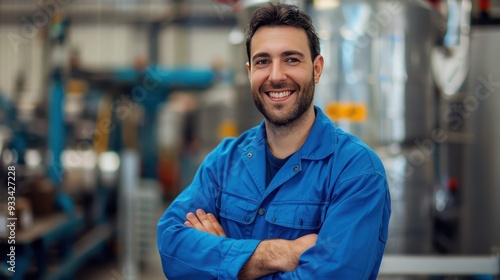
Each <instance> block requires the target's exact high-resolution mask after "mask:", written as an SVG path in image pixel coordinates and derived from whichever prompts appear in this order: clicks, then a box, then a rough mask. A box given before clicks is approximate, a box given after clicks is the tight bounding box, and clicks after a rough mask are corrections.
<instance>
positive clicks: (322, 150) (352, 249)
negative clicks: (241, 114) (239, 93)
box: [157, 107, 391, 280]
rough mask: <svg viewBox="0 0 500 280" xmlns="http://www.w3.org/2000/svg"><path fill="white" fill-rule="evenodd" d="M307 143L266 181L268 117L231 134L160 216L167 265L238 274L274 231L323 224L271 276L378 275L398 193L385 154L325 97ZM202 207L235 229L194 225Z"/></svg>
mask: <svg viewBox="0 0 500 280" xmlns="http://www.w3.org/2000/svg"><path fill="white" fill-rule="evenodd" d="M315 112H316V120H315V122H314V125H313V127H312V129H311V131H310V134H309V136H308V138H307V140H306V142H305V143H304V145H303V146H302V147H301V148H300V149H299V150H298V151H297V152H295V153H294V154H293V155H292V156H291V157H290V158H289V159H288V161H287V162H286V163H285V164H284V165H283V167H282V168H281V169H280V170H279V172H278V173H277V174H276V175H275V177H274V178H273V179H272V181H271V182H270V184H269V185H268V186H266V185H265V182H266V170H265V169H266V168H265V166H266V145H267V143H266V133H265V125H264V122H262V124H260V125H259V126H257V127H254V128H252V129H250V130H248V131H246V132H245V133H243V134H242V135H241V136H239V137H238V138H232V139H226V140H224V141H222V142H221V144H220V145H219V146H218V147H217V148H215V149H214V150H213V151H212V152H211V153H210V154H209V155H208V156H207V157H206V158H205V160H204V161H203V163H202V165H201V166H200V168H199V169H198V171H197V173H196V176H195V177H194V180H193V182H192V183H191V185H189V186H188V187H187V188H186V189H185V190H184V191H183V192H182V193H181V194H180V195H179V196H178V197H177V198H176V199H175V200H174V201H173V203H172V204H171V205H170V206H169V207H168V209H167V210H166V211H165V213H164V214H163V216H162V217H161V219H160V221H159V223H158V236H157V237H158V249H159V252H160V257H161V262H162V265H163V271H164V273H165V275H166V276H167V278H168V279H169V280H175V279H196V280H200V279H237V275H238V272H239V271H240V270H241V268H242V267H243V265H244V264H245V263H246V261H247V260H248V259H249V258H250V257H251V255H252V253H253V252H254V250H255V249H256V248H257V246H258V244H259V242H260V241H261V240H264V239H272V238H282V239H288V240H292V239H296V238H298V237H300V236H303V235H306V234H309V233H317V234H318V239H317V243H316V245H315V246H313V247H311V248H310V249H308V250H306V251H305V252H304V253H303V254H302V255H301V257H300V259H299V265H298V267H297V268H296V269H295V270H294V271H291V272H278V273H275V274H271V275H267V276H265V277H263V278H261V279H301V280H304V279H307V280H308V279H315V280H320V279H340V280H355V279H376V277H377V273H378V270H379V267H380V262H381V260H382V255H383V252H384V248H385V243H386V241H387V231H388V223H389V216H390V212H391V209H390V196H389V191H388V187H387V180H386V175H385V171H384V167H383V165H382V163H381V161H380V159H379V158H378V156H377V155H376V154H375V153H374V152H373V151H372V150H371V149H370V148H369V147H367V146H366V145H365V144H364V143H362V142H361V141H360V140H358V139H357V138H356V137H354V136H352V135H350V134H348V133H346V132H344V131H342V130H341V129H339V128H337V127H335V126H334V124H333V123H332V122H331V121H330V120H329V119H328V117H326V116H325V115H324V113H323V112H322V111H321V110H320V109H319V108H317V107H315ZM198 208H202V209H203V210H205V211H206V212H207V213H212V214H214V215H215V216H216V217H217V219H218V220H219V221H220V224H221V225H222V227H223V228H224V231H225V232H226V234H227V238H226V237H218V236H215V235H212V234H209V233H205V232H202V231H199V230H196V229H194V228H191V227H187V226H185V225H184V224H183V223H184V221H185V220H186V218H185V216H186V214H187V213H188V212H195V211H196V209H198Z"/></svg>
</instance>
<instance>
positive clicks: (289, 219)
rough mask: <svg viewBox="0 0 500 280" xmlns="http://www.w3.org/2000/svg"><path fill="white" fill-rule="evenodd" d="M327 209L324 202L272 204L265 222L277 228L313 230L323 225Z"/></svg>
mask: <svg viewBox="0 0 500 280" xmlns="http://www.w3.org/2000/svg"><path fill="white" fill-rule="evenodd" d="M327 208H328V207H327V203H326V202H309V201H307V202H304V201H287V202H272V203H271V204H270V205H269V208H268V210H267V212H266V220H267V221H268V222H270V223H272V224H275V225H278V226H283V227H288V228H295V229H304V230H315V229H319V228H320V227H321V225H322V224H323V221H324V220H325V215H326V210H327Z"/></svg>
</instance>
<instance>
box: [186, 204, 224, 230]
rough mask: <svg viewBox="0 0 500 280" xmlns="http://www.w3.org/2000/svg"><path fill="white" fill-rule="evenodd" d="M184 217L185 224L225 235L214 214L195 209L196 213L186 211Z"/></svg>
mask: <svg viewBox="0 0 500 280" xmlns="http://www.w3.org/2000/svg"><path fill="white" fill-rule="evenodd" d="M186 219H187V221H186V222H184V225H185V226H188V227H193V228H195V229H197V230H199V231H203V232H208V233H211V234H214V235H217V236H226V233H225V232H224V229H222V226H221V225H220V224H219V222H218V221H217V219H216V218H215V216H214V215H213V214H211V213H209V214H207V213H205V211H203V209H198V210H196V214H195V213H192V212H189V213H187V215H186Z"/></svg>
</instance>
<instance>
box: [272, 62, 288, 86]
mask: <svg viewBox="0 0 500 280" xmlns="http://www.w3.org/2000/svg"><path fill="white" fill-rule="evenodd" d="M268 80H269V81H272V82H279V81H284V80H286V75H285V71H284V69H283V65H281V63H279V62H278V63H276V62H275V63H273V64H272V67H271V73H270V74H269V78H268Z"/></svg>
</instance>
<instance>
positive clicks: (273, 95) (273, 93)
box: [266, 90, 294, 99]
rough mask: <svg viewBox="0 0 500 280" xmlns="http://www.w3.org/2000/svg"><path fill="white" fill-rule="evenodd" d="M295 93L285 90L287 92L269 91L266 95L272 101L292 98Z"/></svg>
mask: <svg viewBox="0 0 500 280" xmlns="http://www.w3.org/2000/svg"><path fill="white" fill-rule="evenodd" d="M293 92H294V91H292V90H285V91H268V92H266V94H267V95H268V96H269V97H271V98H272V99H283V98H287V97H288V96H290V95H291V94H292V93H293Z"/></svg>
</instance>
